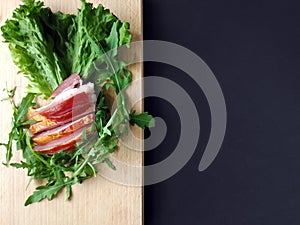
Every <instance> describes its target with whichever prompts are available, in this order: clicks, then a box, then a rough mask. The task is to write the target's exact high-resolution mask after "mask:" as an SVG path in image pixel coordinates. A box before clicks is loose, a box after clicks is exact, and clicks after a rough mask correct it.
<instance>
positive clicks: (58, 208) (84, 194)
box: [0, 0, 143, 225]
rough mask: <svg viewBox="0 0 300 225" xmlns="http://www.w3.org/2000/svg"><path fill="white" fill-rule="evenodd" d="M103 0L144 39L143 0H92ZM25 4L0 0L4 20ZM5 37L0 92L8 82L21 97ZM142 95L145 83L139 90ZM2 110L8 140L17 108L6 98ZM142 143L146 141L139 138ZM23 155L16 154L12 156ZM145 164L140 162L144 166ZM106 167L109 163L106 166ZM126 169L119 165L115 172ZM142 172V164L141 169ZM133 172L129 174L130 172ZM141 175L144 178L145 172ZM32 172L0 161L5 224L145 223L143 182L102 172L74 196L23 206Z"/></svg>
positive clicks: (0, 214) (0, 216)
mask: <svg viewBox="0 0 300 225" xmlns="http://www.w3.org/2000/svg"><path fill="white" fill-rule="evenodd" d="M90 2H93V3H94V4H95V5H96V4H99V3H101V4H103V5H104V6H105V7H106V8H109V9H110V10H111V12H113V13H114V14H115V15H116V16H118V18H120V19H121V20H122V21H128V22H129V23H130V24H131V32H132V34H133V39H134V40H141V39H142V8H141V0H101V1H97V0H94V1H90ZM19 4H20V1H19V0H18V1H17V0H10V1H6V0H0V25H3V24H4V22H5V20H6V19H7V18H10V17H11V15H12V11H13V10H14V9H15V8H16V7H17V6H18V5H19ZM45 5H46V6H50V7H51V8H52V10H53V11H62V12H65V13H76V11H77V8H79V7H80V6H81V3H80V0H60V1H58V0H46V1H45ZM2 41H3V39H2V37H1V43H0V50H1V54H0V68H1V76H0V77H1V82H0V90H1V92H0V98H1V99H2V98H4V97H5V93H4V92H3V91H2V90H3V88H4V87H6V85H7V87H9V88H12V87H14V86H16V87H17V92H16V101H17V102H19V101H20V99H21V98H22V96H24V91H25V86H26V80H25V79H24V78H23V77H22V75H17V68H16V66H15V65H14V64H13V62H12V60H11V58H10V52H9V50H8V47H7V44H4V43H2ZM130 70H131V71H132V73H133V79H137V78H140V77H142V65H141V64H136V65H134V66H131V67H130ZM135 94H136V95H138V96H142V88H141V89H139V90H138V91H137V92H136V93H135ZM0 105H1V114H0V142H6V141H7V135H8V132H9V129H10V118H11V115H12V110H11V107H10V105H9V103H7V102H1V103H0ZM135 107H136V108H137V110H138V111H141V110H142V107H143V105H142V102H140V103H139V104H137V105H136V106H135ZM133 131H134V134H135V135H137V136H138V137H142V135H143V134H142V131H141V130H140V129H136V128H135V129H134V130H133ZM138 146H139V148H140V149H142V148H143V145H142V141H140V143H138ZM20 158H21V156H20V155H19V154H16V155H15V156H14V158H13V161H18V160H19V159H20ZM114 158H116V159H118V160H120V161H123V162H125V163H127V164H134V165H136V166H142V162H143V158H142V153H141V152H139V151H131V150H130V149H129V148H128V147H125V146H120V149H119V151H118V152H117V153H116V154H114ZM0 160H1V161H2V162H3V161H5V151H4V149H3V148H2V147H1V151H0ZM140 168H141V167H140ZM101 169H102V170H107V168H103V167H101ZM118 172H120V173H122V172H123V173H124V171H122V168H119V171H118V170H117V171H116V173H118ZM139 174H140V176H141V175H142V169H140V173H139ZM129 175H130V174H129ZM138 179H140V180H142V178H141V177H139V178H138ZM28 180H29V178H28V177H27V176H26V171H24V170H17V169H14V168H6V167H5V166H2V165H1V166H0V202H1V204H0V224H1V225H2V224H3V225H4V224H7V225H21V224H22V225H40V224H42V225H50V224H51V225H61V224H64V225H98V224H99V225H100V224H101V225H119V224H120V225H142V222H143V221H142V220H143V219H142V218H143V216H142V208H143V207H142V206H143V201H142V188H141V187H130V186H128V185H122V184H118V182H115V181H109V180H108V179H106V178H104V177H102V176H101V174H100V176H97V177H96V178H92V179H89V180H87V181H84V182H83V184H77V185H75V186H74V188H73V197H72V199H71V201H65V194H64V193H60V195H59V196H58V197H57V198H55V199H54V200H52V201H47V200H43V201H41V202H39V203H35V204H33V205H30V206H27V207H25V206H24V202H25V200H26V198H27V197H28V196H29V195H30V194H31V193H32V191H33V190H34V188H35V184H34V182H33V184H31V185H30V186H29V188H28V189H27V190H26V191H25V187H26V185H27V183H28Z"/></svg>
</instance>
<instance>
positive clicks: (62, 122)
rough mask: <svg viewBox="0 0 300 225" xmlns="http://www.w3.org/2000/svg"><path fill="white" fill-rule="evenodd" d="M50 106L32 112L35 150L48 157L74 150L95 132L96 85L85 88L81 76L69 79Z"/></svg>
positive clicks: (60, 88)
mask: <svg viewBox="0 0 300 225" xmlns="http://www.w3.org/2000/svg"><path fill="white" fill-rule="evenodd" d="M51 97H54V99H50V100H49V101H48V102H47V104H46V105H44V106H42V107H40V108H29V111H28V114H29V117H30V119H32V120H36V121H37V122H36V123H35V124H32V125H31V126H30V128H29V130H30V131H31V135H32V140H33V142H34V144H35V145H34V147H33V149H34V150H35V151H37V152H42V153H45V154H55V153H57V152H59V151H60V150H64V151H68V150H71V149H74V147H75V144H76V142H77V141H80V140H81V138H82V132H83V131H84V129H87V131H88V132H89V131H90V130H91V127H92V124H93V122H94V121H95V110H96V101H97V98H96V95H95V93H94V84H93V83H87V84H84V85H82V81H81V79H80V77H79V76H78V75H77V74H72V75H71V76H70V77H69V78H67V79H66V80H65V81H64V82H63V83H62V84H61V85H60V86H59V87H58V88H57V89H56V90H55V91H54V92H53V93H52V95H51Z"/></svg>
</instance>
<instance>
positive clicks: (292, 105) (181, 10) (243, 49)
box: [144, 0, 300, 225]
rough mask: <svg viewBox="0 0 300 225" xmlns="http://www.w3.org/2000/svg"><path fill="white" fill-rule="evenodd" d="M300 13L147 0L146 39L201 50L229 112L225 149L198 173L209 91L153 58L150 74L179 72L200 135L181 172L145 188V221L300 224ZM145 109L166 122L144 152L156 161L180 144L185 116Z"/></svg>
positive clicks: (266, 6)
mask: <svg viewBox="0 0 300 225" xmlns="http://www.w3.org/2000/svg"><path fill="white" fill-rule="evenodd" d="M299 11H300V6H299V4H298V1H291V0H286V1H277V0H273V1H266V0H251V1H248V0H245V1H232V0H226V1H222V0H185V1H183V0H144V39H158V40H165V41H170V42H174V43H177V44H180V45H183V46H185V47H187V48H189V49H191V50H192V51H194V52H195V53H196V54H198V55H199V56H200V57H201V58H202V59H203V60H204V61H205V62H206V63H207V64H208V66H209V67H210V68H211V69H212V71H213V72H214V74H215V76H216V78H217V79H218V81H219V84H220V86H221V88H222V90H223V93H224V96H225V99H226V105H227V112H228V125H227V131H226V136H225V140H224V143H223V146H222V148H221V151H220V153H219V155H218V156H217V158H216V159H215V161H214V162H213V164H212V165H211V166H210V167H209V168H208V169H207V170H206V171H204V172H202V173H200V172H198V170H197V167H198V164H199V161H200V159H201V157H202V154H203V151H204V148H205V146H206V144H207V140H208V137H209V132H210V111H209V108H208V104H207V101H206V99H205V97H204V95H203V93H202V91H201V89H200V88H199V87H198V86H197V84H196V83H195V82H193V80H192V79H190V78H189V76H188V75H187V74H184V73H183V72H181V71H179V70H177V69H176V68H173V67H170V66H167V65H162V64H157V63H146V64H145V75H146V76H150V75H159V76H163V77H166V78H168V79H172V80H174V81H175V82H177V83H179V84H180V85H181V86H182V87H184V89H185V90H186V91H187V92H188V93H189V94H190V96H191V97H192V98H193V99H194V101H195V104H196V105H197V109H198V111H199V116H200V121H201V132H202V133H201V136H200V141H199V145H198V148H197V150H196V152H195V154H194V155H193V157H192V159H191V160H190V161H189V162H188V164H186V165H185V167H184V168H183V169H182V170H181V171H180V172H179V173H177V174H176V175H175V176H173V177H171V178H170V179H168V180H166V181H164V182H162V183H159V184H155V185H151V186H147V187H145V225H177V224H178V225H244V224H245V225H253V224H254V225H260V224H263V225H269V224H270V225H277V224H278V225H283V224H284V225H290V224H295V225H299V224H300V148H299V146H300V132H299V130H300V120H299V113H300V104H299V98H300V89H299V82H300V13H299ZM174 94H176V93H174ZM145 109H146V110H148V111H149V112H151V113H152V114H153V115H155V116H160V117H162V118H164V119H165V121H166V123H167V125H168V134H167V137H166V138H165V140H164V141H163V143H161V145H160V146H159V147H158V148H156V149H155V150H153V151H151V152H147V153H146V154H145V163H146V164H153V163H155V162H158V161H161V160H162V159H164V158H166V157H168V155H169V154H170V153H171V152H172V150H173V149H174V146H176V140H178V137H179V135H180V122H179V117H178V114H177V113H176V109H174V108H173V107H172V105H171V104H169V103H167V102H166V101H164V100H162V99H158V98H148V99H146V100H145ZM146 135H148V133H147V132H146Z"/></svg>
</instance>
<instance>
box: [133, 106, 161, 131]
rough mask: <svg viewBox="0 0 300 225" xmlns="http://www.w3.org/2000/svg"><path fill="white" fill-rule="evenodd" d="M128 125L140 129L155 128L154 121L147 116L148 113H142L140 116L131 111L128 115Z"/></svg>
mask: <svg viewBox="0 0 300 225" xmlns="http://www.w3.org/2000/svg"><path fill="white" fill-rule="evenodd" d="M129 117H130V120H129V122H130V124H131V125H137V126H139V127H141V128H145V127H149V128H150V127H154V126H155V120H154V118H153V117H152V116H151V115H149V114H148V112H143V113H140V114H136V112H135V110H133V111H132V112H131V113H130V114H129Z"/></svg>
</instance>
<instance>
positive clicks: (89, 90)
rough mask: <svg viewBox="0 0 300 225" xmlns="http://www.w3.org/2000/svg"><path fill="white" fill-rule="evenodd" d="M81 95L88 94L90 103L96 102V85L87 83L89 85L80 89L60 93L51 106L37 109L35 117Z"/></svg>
mask: <svg viewBox="0 0 300 225" xmlns="http://www.w3.org/2000/svg"><path fill="white" fill-rule="evenodd" d="M81 93H85V94H87V96H88V98H89V101H90V102H91V103H92V102H96V100H97V99H96V95H95V93H94V84H93V83H87V84H84V85H82V86H80V87H79V88H73V89H69V90H67V91H64V92H62V93H60V94H59V95H58V96H57V97H56V98H54V99H53V101H52V102H51V103H50V104H48V105H45V106H43V107H40V108H38V109H35V115H37V114H41V113H43V112H47V110H50V109H51V108H55V107H57V106H58V105H60V104H62V103H63V102H64V101H66V100H68V99H70V98H72V97H74V96H76V95H79V94H81Z"/></svg>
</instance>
